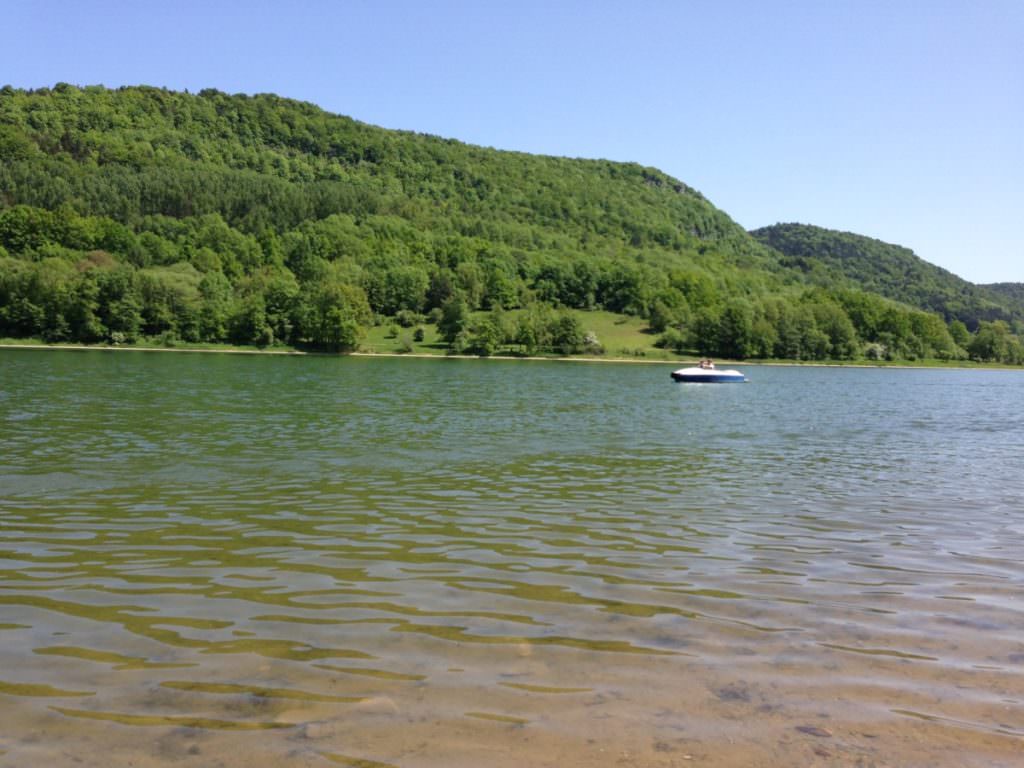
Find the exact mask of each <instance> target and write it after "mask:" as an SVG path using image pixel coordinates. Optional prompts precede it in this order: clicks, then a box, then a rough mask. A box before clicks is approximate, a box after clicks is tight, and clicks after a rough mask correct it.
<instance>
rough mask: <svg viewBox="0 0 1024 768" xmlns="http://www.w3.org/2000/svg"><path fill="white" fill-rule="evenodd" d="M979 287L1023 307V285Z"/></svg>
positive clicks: (988, 284) (993, 284)
mask: <svg viewBox="0 0 1024 768" xmlns="http://www.w3.org/2000/svg"><path fill="white" fill-rule="evenodd" d="M980 287H981V288H984V289H985V290H987V291H989V292H990V293H994V294H996V295H998V296H1002V297H1003V298H1004V299H1006V300H1008V301H1011V302H1013V303H1014V304H1015V305H1018V306H1024V283H985V284H983V285H981V286H980Z"/></svg>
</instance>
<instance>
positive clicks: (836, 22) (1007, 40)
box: [0, 0, 1024, 282]
mask: <svg viewBox="0 0 1024 768" xmlns="http://www.w3.org/2000/svg"><path fill="white" fill-rule="evenodd" d="M0 10H2V18H3V21H4V29H3V35H2V37H3V43H2V45H0V81H2V82H0V84H4V83H9V84H10V85H13V86H16V87H20V88H33V87H40V86H48V85H53V84H54V83H57V82H60V81H64V82H69V83H75V84H80V85H86V84H103V85H107V86H118V85H125V84H139V83H145V84H149V85H156V86H166V87H168V88H173V89H185V88H187V89H189V90H191V91H197V90H200V89H202V88H204V87H215V88H219V89H220V90H223V91H227V92H231V93H235V92H245V93H259V92H273V93H278V94H280V95H282V96H289V97H293V98H298V99H303V100H306V101H311V102H314V103H316V104H318V105H320V106H322V107H323V108H325V109H327V110H330V111H332V112H337V113H341V114H346V115H350V116H352V117H354V118H356V119H359V120H362V121H365V122H368V123H373V124H376V125H381V126H384V127H387V128H403V129H409V130H416V131H421V132H426V133H433V134H438V135H441V136H446V137H452V138H457V139H460V140H462V141H466V142H470V143H474V144H482V145H485V146H492V147H498V148H501V149H515V150H521V151H526V152H537V153H545V154H555V155H567V156H572V157H601V158H609V159H613V160H625V161H637V162H640V163H643V164H645V165H652V166H656V167H658V168H661V169H662V170H664V171H666V172H668V173H670V174H671V175H673V176H676V177H677V178H679V179H681V180H683V181H685V182H686V183H688V184H690V185H691V186H694V187H696V188H697V189H699V190H701V191H702V192H703V193H704V194H705V195H706V196H707V197H708V198H709V199H710V200H711V201H712V202H713V203H714V204H715V205H717V206H718V207H719V208H722V209H723V210H724V211H726V212H727V213H728V214H729V215H731V216H732V217H733V218H734V219H735V220H736V221H738V222H739V223H740V224H742V225H743V226H745V227H747V228H754V227H759V226H764V225H767V224H773V223H775V222H779V221H783V222H788V221H799V222H805V223H811V224H818V225H821V226H825V227H830V228H833V229H841V230H846V231H851V232H857V233H859V234H864V235H869V236H871V237H877V238H879V239H881V240H885V241H887V242H894V243H899V244H901V245H906V246H908V247H910V248H912V249H913V250H914V251H916V252H917V254H918V255H919V256H921V257H922V258H924V259H926V260H927V261H930V262H932V263H934V264H938V265H940V266H942V267H945V268H947V269H949V270H951V271H953V272H955V273H956V274H958V275H961V276H962V277H965V278H967V279H968V280H971V281H974V282H994V281H1021V282H1024V0H888V1H886V0H860V1H859V2H854V1H851V0H788V1H775V2H772V1H770V0H765V1H764V2H739V0H664V1H658V0H651V1H650V2H644V1H643V0H633V1H632V2H626V0H621V1H619V2H602V1H601V0H589V1H588V0H563V1H561V2H559V0H548V1H547V2H532V1H530V2H517V1H516V0H502V1H499V0H494V1H493V2H492V1H489V0H464V1H458V0H437V1H436V2H431V1H430V0H418V1H417V0H409V1H407V2H406V1H404V0H365V1H364V0H350V1H349V2H346V1H345V0H336V1H335V2H327V1H324V0H309V1H308V2H303V1H302V0H294V2H290V3H284V2H259V0H253V1H252V2H218V0H205V2H195V1H194V0H184V1H181V2H173V1H168V0H161V2H149V1H148V0H134V2H128V1H120V0H97V1H95V2H90V1H89V0H76V1H75V2H70V1H68V0H61V1H51V2H47V0H4V1H3V2H2V3H0Z"/></svg>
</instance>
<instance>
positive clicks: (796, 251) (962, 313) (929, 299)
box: [751, 224, 1024, 329]
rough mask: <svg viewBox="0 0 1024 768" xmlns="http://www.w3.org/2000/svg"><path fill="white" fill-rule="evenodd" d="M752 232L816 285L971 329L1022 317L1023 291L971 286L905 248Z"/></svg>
mask: <svg viewBox="0 0 1024 768" xmlns="http://www.w3.org/2000/svg"><path fill="white" fill-rule="evenodd" d="M751 234H752V235H753V236H754V237H755V238H757V239H758V240H760V241H761V242H762V243H764V244H765V245H769V246H771V247H772V248H774V249H775V250H777V251H779V252H780V253H781V254H783V255H784V256H785V259H784V262H783V263H784V264H785V265H786V266H789V267H793V268H796V269H799V270H801V271H803V272H805V273H806V274H808V276H809V278H810V279H812V280H814V281H817V282H822V283H825V284H829V285H835V284H836V283H838V282H842V281H844V280H845V281H848V282H852V283H853V284H855V285H857V286H858V287H860V288H862V289H864V290H867V291H873V292H875V293H880V294H881V295H883V296H888V297H889V298H891V299H894V300H896V301H901V302H904V303H906V304H910V305H912V306H915V307H921V308H923V309H928V310H931V311H933V312H938V313H939V314H941V315H943V316H944V317H945V318H946V319H947V320H948V319H953V318H956V319H958V320H961V321H963V322H964V323H965V324H966V325H967V326H968V327H969V328H971V329H975V328H977V327H978V323H979V322H980V321H982V320H989V321H991V320H1008V321H1009V320H1022V319H1024V292H1019V291H1018V292H1017V293H1014V292H1012V291H1011V290H999V289H997V288H996V287H995V286H984V285H975V284H973V283H970V282H968V281H966V280H964V279H962V278H960V277H957V276H956V275H954V274H953V273H952V272H949V271H947V270H945V269H942V268H941V267H937V266H935V265H934V264H929V263H928V262H927V261H924V260H923V259H921V258H920V257H918V256H917V255H916V254H915V253H914V252H913V251H912V250H910V249H909V248H904V247H902V246H899V245H891V244H889V243H884V242H882V241H881V240H875V239H872V238H870V237H864V236H862V235H855V234H852V233H850V232H837V231H835V230H831V229H823V228H821V227H815V226H811V225H808V224H776V225H774V226H771V227H763V228H761V229H756V230H754V231H753V232H751ZM1008 285H1012V284H1008Z"/></svg>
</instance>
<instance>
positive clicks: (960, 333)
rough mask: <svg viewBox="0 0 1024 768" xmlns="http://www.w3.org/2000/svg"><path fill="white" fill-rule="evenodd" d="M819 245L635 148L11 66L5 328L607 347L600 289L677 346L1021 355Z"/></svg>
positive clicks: (335, 342) (2, 127) (2, 128)
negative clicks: (754, 223)
mask: <svg viewBox="0 0 1024 768" xmlns="http://www.w3.org/2000/svg"><path fill="white" fill-rule="evenodd" d="M807 259H808V260H807V263H798V262H796V261H793V260H792V259H788V258H784V257H782V256H780V254H779V253H778V252H777V251H775V250H773V248H771V247H769V246H767V245H765V244H763V243H761V242H759V241H758V240H757V239H755V238H753V237H751V236H750V235H749V234H748V233H746V232H745V231H744V230H743V229H742V228H741V227H739V226H738V225H737V224H735V223H734V222H733V221H732V220H731V219H730V218H729V217H728V216H727V215H726V214H725V213H723V212H722V211H720V210H718V209H717V208H715V207H714V206H713V205H711V203H709V202H708V201H707V200H706V199H704V197H703V196H702V195H700V194H699V193H698V192H697V191H695V190H693V189H691V188H689V187H688V186H687V185H686V184H684V183H683V182H681V181H678V180H676V179H673V178H671V177H669V176H667V175H665V174H664V173H662V172H660V171H658V170H656V169H653V168H646V167H642V166H640V165H636V164H629V163H617V162H610V161H605V160H580V159H569V158H559V157H542V156H536V155H528V154H524V153H517V152H506V151H497V150H494V149H487V148H482V147H475V146H471V145H466V144H463V143H460V142H458V141H455V140H451V139H443V138H438V137H435V136H427V135H421V134H415V133H410V132H403V131H391V130H385V129H382V128H377V127H374V126H370V125H366V124H364V123H360V122H358V121H356V120H353V119H350V118H347V117H343V116H339V115H333V114H330V113H327V112H325V111H323V110H321V109H319V108H318V107H316V106H313V105H311V104H307V103H303V102H298V101H293V100H289V99H285V98H280V97H278V96H274V95H266V94H263V95H256V96H246V95H228V94H225V93H221V92H219V91H216V90H204V91H201V92H200V93H198V94H189V93H177V92H172V91H167V90H164V89H159V88H152V87H126V88H119V89H116V90H110V89H106V88H103V87H101V86H89V87H83V88H80V87H76V86H72V85H67V84H58V85H56V86H55V87H53V88H46V89H39V90H35V91H25V90H19V89H15V88H12V87H9V86H6V87H3V88H0V337H5V336H6V337H18V338H26V337H35V338H42V339H44V340H46V341H64V340H69V341H80V342H87V343H118V344H119V343H131V342H133V341H136V340H139V339H143V338H147V339H156V340H159V341H160V343H175V342H176V341H179V340H181V341H187V342H233V343H237V344H257V345H270V344H290V345H297V346H307V345H309V346H314V347H318V348H329V349H354V348H358V346H359V345H360V343H361V340H362V339H363V338H364V334H365V333H366V332H367V329H368V328H371V326H374V325H377V326H378V327H380V326H382V324H387V325H388V326H390V325H391V324H396V325H401V326H404V327H407V328H410V329H412V328H414V327H416V328H419V329H422V327H423V326H424V325H428V327H429V326H433V327H434V328H436V331H437V333H438V334H439V336H440V338H441V340H442V341H443V343H445V344H447V345H448V347H449V348H450V349H451V350H454V351H469V352H477V353H480V354H490V353H493V352H495V351H496V350H511V351H513V352H518V353H534V352H563V353H567V352H575V351H583V350H584V349H585V348H586V349H588V350H589V351H595V350H599V347H600V345H599V344H598V343H597V341H596V340H595V339H594V338H593V334H587V333H585V331H586V330H587V328H585V327H584V326H583V325H582V321H581V320H580V317H581V314H580V311H581V310H597V309H600V310H605V311H607V312H611V313H616V314H622V315H631V316H635V317H640V318H644V319H645V320H646V322H647V324H648V325H649V327H650V329H651V330H652V331H654V333H655V334H662V335H661V336H660V337H657V338H658V343H659V345H660V346H663V347H666V348H669V349H672V350H675V351H678V352H687V353H689V352H701V353H704V354H715V355H721V356H729V357H739V358H742V357H762V358H772V357H775V358H778V357H784V358H791V359H792V358H796V359H825V358H840V359H849V358H855V357H861V356H864V355H868V356H875V357H878V356H882V355H884V356H885V357H889V358H900V359H907V358H920V357H938V358H943V359H958V358H964V357H967V356H968V355H971V356H974V357H979V358H981V359H1000V360H1004V361H1014V362H1016V361H1018V359H1020V360H1024V347H1022V346H1021V345H1020V343H1019V340H1018V339H1017V337H1016V335H1014V334H1013V333H1012V332H1011V328H1010V327H1009V326H1006V325H1004V326H993V328H990V329H987V330H988V331H992V334H995V336H994V338H995V339H996V342H998V343H995V342H993V343H992V344H989V343H988V342H986V343H985V344H984V345H983V344H981V343H980V342H977V338H976V337H977V334H976V337H974V338H972V337H971V336H970V335H969V334H968V333H967V330H966V328H964V327H963V326H962V325H960V326H957V325H948V326H947V324H946V322H944V320H943V319H942V318H940V317H938V316H937V315H934V314H930V313H927V312H922V311H920V310H919V309H915V308H914V307H911V306H908V305H907V304H898V303H896V302H892V301H889V300H887V299H884V298H882V297H880V296H878V295H876V294H872V293H868V292H865V291H863V290H861V288H860V287H859V286H858V285H857V283H856V281H854V280H851V279H845V278H844V279H842V280H836V281H832V282H829V280H821V279H818V278H819V277H820V276H821V275H822V274H826V275H827V274H829V268H828V267H826V266H821V265H819V267H815V266H814V265H813V264H811V261H810V259H813V257H812V256H808V257H807ZM823 264H824V262H823ZM808 265H810V267H808ZM833 272H834V274H835V275H836V276H837V277H842V275H841V274H840V272H838V271H833ZM871 287H872V288H877V289H878V290H880V291H881V290H882V289H883V288H884V287H885V286H883V285H878V286H876V285H874V284H871ZM897 298H899V299H900V300H901V301H904V302H906V301H911V302H913V300H914V295H913V294H912V293H911V292H905V293H904V294H903V295H899V296H897ZM919 306H928V307H932V306H935V305H933V304H929V303H927V302H924V301H922V302H920V303H919ZM949 316H950V317H955V316H959V315H957V313H956V312H951V313H949ZM981 316H984V317H989V316H994V315H985V314H983V313H982V314H979V317H981ZM981 330H983V329H981V328H979V333H980V331H981ZM417 334H418V335H422V331H421V330H420V331H417ZM992 334H989V335H992ZM649 338H650V339H651V340H653V339H654V338H656V337H655V336H650V337H649ZM976 342H977V343H976ZM646 343H647V344H648V345H649V344H650V342H649V341H648V342H646ZM641 351H642V350H641Z"/></svg>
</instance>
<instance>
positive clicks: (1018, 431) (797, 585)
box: [0, 350, 1024, 768]
mask: <svg viewBox="0 0 1024 768" xmlns="http://www.w3.org/2000/svg"><path fill="white" fill-rule="evenodd" d="M670 370H671V366H646V365H643V366H641V365H625V364H623V365H618V364H582V363H581V364H566V363H542V362H529V363H527V362H511V363H510V362H502V361H453V360H412V359H406V360H403V359H366V358H358V359H357V358H348V359H343V358H312V357H301V358H289V357H284V358H281V357H241V356H231V355H185V354H173V355H172V354H166V355H164V354H144V353H138V354H129V353H123V354H114V353H101V352H55V351H42V352H39V351H22V350H18V351H15V350H6V351H0V712H2V714H3V717H0V766H25V765H51V766H53V765H56V766H63V765H85V766H92V765H97V766H99V765H102V766H109V765H128V764H132V765H135V766H155V765H176V766H179V765H181V766H185V765H194V766H218V765H222V766H245V768H252V766H260V765H302V766H305V765H311V766H319V765H323V766H327V765H338V764H340V765H348V766H354V767H355V768H372V767H373V766H378V767H379V766H403V767H408V768H413V767H419V766H429V767H434V766H438V767H440V766H481V765H487V766H547V765H551V766H569V767H571V766H593V765H614V766H684V765H686V766H689V765H714V766H780V765H787V766H803V765H807V766H811V765H839V766H847V765H849V766H872V765H874V766H915V765H920V766H932V765H938V766H946V765H948V766H963V765H978V766H983V765H984V766H1011V765H1020V764H1022V761H1024V758H1022V755H1024V564H1022V557H1024V479H1022V472H1021V464H1022V461H1021V459H1022V457H1024V372H1018V371H1009V372H1007V371H938V370H878V369H817V368H815V369H810V368H808V369H804V368H767V367H765V368H761V367H753V366H751V367H748V368H746V369H745V370H746V373H747V374H748V377H749V379H750V382H749V383H748V384H745V385H720V386H709V385H678V384H674V383H673V382H672V381H671V380H670V379H669V376H668V373H669V371H670Z"/></svg>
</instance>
